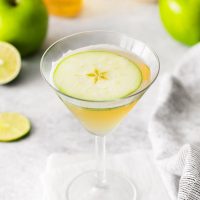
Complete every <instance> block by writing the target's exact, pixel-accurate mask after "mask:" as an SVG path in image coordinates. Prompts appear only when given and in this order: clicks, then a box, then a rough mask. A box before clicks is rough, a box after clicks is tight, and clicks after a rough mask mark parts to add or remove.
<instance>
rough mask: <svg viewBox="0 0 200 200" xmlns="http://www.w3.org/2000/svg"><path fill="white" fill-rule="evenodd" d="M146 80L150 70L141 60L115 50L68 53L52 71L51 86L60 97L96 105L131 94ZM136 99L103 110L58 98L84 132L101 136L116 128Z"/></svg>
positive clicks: (139, 88) (149, 75)
mask: <svg viewBox="0 0 200 200" xmlns="http://www.w3.org/2000/svg"><path fill="white" fill-rule="evenodd" d="M150 77H151V72H150V69H149V67H148V66H147V65H146V64H145V63H144V62H143V61H142V60H140V59H139V58H138V57H137V56H135V55H133V54H130V53H129V54H128V53H126V52H124V51H121V50H119V49H116V48H112V51H111V48H109V50H106V49H104V48H89V49H88V48H86V49H83V50H78V51H73V52H68V53H67V54H66V55H64V56H63V57H62V58H61V59H59V61H57V62H56V64H54V69H53V70H52V80H53V83H54V85H55V86H56V87H57V89H58V90H60V91H61V92H62V93H64V94H66V95H68V96H72V97H74V98H77V99H83V100H89V101H97V102H98V101H113V100H116V99H119V98H124V97H127V96H129V95H131V94H134V93H136V92H137V91H139V90H141V89H143V88H144V87H145V86H146V85H147V84H148V83H149V82H150ZM140 96H141V95H139V96H137V97H136V98H135V99H134V100H133V101H132V102H130V103H129V104H126V105H123V106H119V107H111V108H106V109H102V108H95V109H94V108H92V109H91V108H85V107H80V106H77V105H74V104H71V103H70V102H68V101H66V100H65V99H64V98H62V97H61V98H62V100H63V102H64V103H65V105H66V106H67V107H68V108H69V110H70V111H71V112H72V113H73V114H74V115H75V116H76V117H77V118H78V119H79V120H80V121H81V123H82V124H83V126H84V127H85V128H86V129H87V130H89V131H90V132H91V133H94V134H96V135H104V134H106V133H108V132H110V131H111V130H112V129H113V128H114V127H115V126H116V125H117V124H119V122H120V121H121V120H122V118H123V117H125V116H126V114H127V113H128V112H129V111H130V110H131V109H132V107H133V106H134V105H135V104H136V102H137V101H138V99H139V98H140Z"/></svg>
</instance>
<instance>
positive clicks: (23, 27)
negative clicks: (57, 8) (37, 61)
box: [0, 0, 48, 56]
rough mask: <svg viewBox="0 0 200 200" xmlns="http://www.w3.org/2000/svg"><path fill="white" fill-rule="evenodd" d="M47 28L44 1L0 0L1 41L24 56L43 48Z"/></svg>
mask: <svg viewBox="0 0 200 200" xmlns="http://www.w3.org/2000/svg"><path fill="white" fill-rule="evenodd" d="M47 28H48V14H47V10H46V7H45V5H44V3H43V1H42V0H0V40H1V41H6V42H9V43H11V44H13V45H14V46H15V47H16V48H17V49H18V50H19V51H20V53H21V55H22V56H28V55H30V54H32V53H34V52H36V51H37V50H38V49H39V48H40V47H41V45H42V43H43V41H44V39H45V36H46V33H47Z"/></svg>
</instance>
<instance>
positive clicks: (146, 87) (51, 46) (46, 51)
mask: <svg viewBox="0 0 200 200" xmlns="http://www.w3.org/2000/svg"><path fill="white" fill-rule="evenodd" d="M100 32H104V33H113V34H118V35H120V36H122V37H123V36H124V37H128V38H131V39H132V40H133V41H136V42H138V43H142V44H144V45H145V46H146V47H147V48H148V49H149V50H150V51H151V52H152V53H153V55H154V56H155V58H156V61H157V66H158V67H157V71H156V75H155V77H154V78H153V79H152V80H151V81H150V82H149V83H148V84H147V85H146V86H145V87H144V88H142V89H141V90H136V92H133V93H132V94H130V95H128V96H125V97H120V98H116V99H113V100H99V101H98V100H87V99H81V98H77V97H73V96H70V95H67V94H65V93H63V92H61V91H60V90H58V89H57V88H56V87H55V86H54V85H52V84H51V83H50V82H49V81H48V80H47V78H46V76H45V75H44V72H43V61H44V59H45V56H46V54H47V53H48V52H49V51H50V50H51V48H53V47H54V46H55V45H56V44H58V43H60V42H62V41H63V40H65V39H67V38H70V37H73V36H77V35H82V34H85V33H100ZM159 72H160V61H159V58H158V55H157V54H156V52H155V51H154V50H153V49H152V48H151V47H150V46H149V45H146V43H144V42H142V41H140V40H137V39H135V38H133V37H131V36H130V35H128V34H124V33H120V32H117V31H106V30H89V31H82V32H77V33H74V34H70V35H68V36H65V37H62V38H60V39H59V40H57V41H55V42H54V43H53V44H51V45H50V46H49V47H48V48H47V49H46V50H45V52H44V53H43V55H42V58H41V61H40V73H41V75H42V77H43V79H44V80H45V81H46V82H47V83H48V85H49V86H50V87H51V88H53V89H54V90H55V91H56V92H57V93H59V94H61V95H64V96H65V97H67V98H69V99H72V100H76V101H79V102H87V103H113V102H118V101H122V100H127V99H130V98H132V97H134V96H137V95H139V94H142V93H143V92H144V91H145V90H147V89H148V88H149V87H150V86H151V85H152V84H153V83H154V81H155V80H156V79H157V77H158V74H159Z"/></svg>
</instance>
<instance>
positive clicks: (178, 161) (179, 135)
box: [149, 44, 200, 200]
mask: <svg viewBox="0 0 200 200" xmlns="http://www.w3.org/2000/svg"><path fill="white" fill-rule="evenodd" d="M160 87H161V92H160V95H159V99H158V105H157V107H156V110H155V113H154V115H153V117H152V120H151V122H150V124H149V137H150V140H151V142H152V147H153V151H154V155H155V160H156V163H157V166H158V169H159V171H160V174H161V176H162V178H163V182H164V184H165V186H166V188H167V190H168V193H169V195H170V197H171V199H172V200H175V199H176V200H177V199H178V200H200V44H197V45H196V46H194V47H192V48H191V49H190V50H189V51H188V53H186V55H185V56H184V57H183V59H182V60H181V62H180V63H179V64H178V66H177V68H176V70H175V72H174V73H173V74H172V75H167V76H165V77H164V78H163V81H162V84H161V86H160Z"/></svg>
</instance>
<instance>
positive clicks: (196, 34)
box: [159, 0, 200, 45]
mask: <svg viewBox="0 0 200 200" xmlns="http://www.w3.org/2000/svg"><path fill="white" fill-rule="evenodd" d="M159 9H160V16H161V19H162V22H163V24H164V26H165V28H166V30H167V31H168V32H169V33H170V34H171V35H172V36H173V37H174V38H175V39H176V40H178V41H180V42H182V43H184V44H187V45H193V44H195V43H197V42H199V41H200V0H160V1H159Z"/></svg>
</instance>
